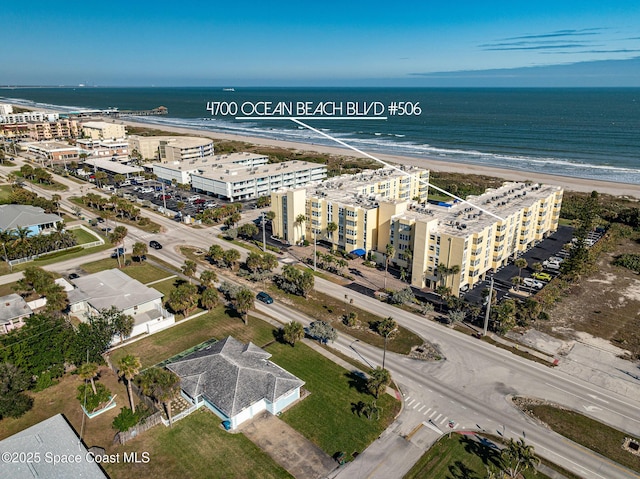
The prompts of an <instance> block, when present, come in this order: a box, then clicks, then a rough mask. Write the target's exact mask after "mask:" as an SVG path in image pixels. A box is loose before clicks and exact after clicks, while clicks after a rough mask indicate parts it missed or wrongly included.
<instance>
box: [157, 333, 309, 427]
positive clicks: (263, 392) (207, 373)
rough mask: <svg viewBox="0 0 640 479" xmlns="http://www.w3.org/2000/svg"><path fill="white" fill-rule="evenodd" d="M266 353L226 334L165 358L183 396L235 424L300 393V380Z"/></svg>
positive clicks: (282, 406) (276, 410) (283, 404)
mask: <svg viewBox="0 0 640 479" xmlns="http://www.w3.org/2000/svg"><path fill="white" fill-rule="evenodd" d="M270 357H271V354H270V353H268V352H266V351H265V350H264V349H262V348H259V347H258V346H256V345H255V344H253V343H248V344H244V343H241V342H240V341H238V340H237V339H235V338H233V337H231V336H229V337H227V338H226V339H223V340H222V341H219V342H217V343H214V344H212V345H209V346H207V347H206V348H204V349H200V350H197V351H195V352H193V353H191V354H189V355H187V356H185V357H182V358H180V359H179V360H177V361H175V362H172V363H169V364H168V365H167V366H166V367H167V369H169V370H171V371H173V372H174V373H176V374H177V375H178V377H179V378H180V386H181V389H182V396H183V397H184V398H185V399H187V400H188V401H189V402H190V403H191V404H193V405H195V406H206V407H208V408H209V409H210V410H211V411H213V412H214V413H215V414H216V415H217V416H218V417H220V418H221V419H222V420H223V421H229V422H230V424H231V429H235V428H236V427H238V425H240V424H241V423H243V422H244V421H246V420H248V419H251V418H252V417H254V416H255V415H256V414H258V413H260V412H262V411H265V410H266V411H268V412H270V413H271V414H278V413H279V412H281V411H282V410H283V409H285V408H286V407H288V406H290V405H291V404H293V403H294V402H296V401H297V400H298V399H300V388H301V387H302V386H303V385H304V381H302V380H301V379H299V378H297V377H296V376H294V375H293V374H291V373H289V372H288V371H286V370H284V369H282V368H281V367H280V366H278V365H276V364H274V363H272V362H271V361H269V358H270Z"/></svg>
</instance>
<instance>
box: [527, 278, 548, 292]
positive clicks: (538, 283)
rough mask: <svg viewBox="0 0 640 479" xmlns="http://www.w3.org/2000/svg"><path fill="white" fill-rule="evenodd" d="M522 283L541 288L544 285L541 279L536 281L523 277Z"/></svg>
mask: <svg viewBox="0 0 640 479" xmlns="http://www.w3.org/2000/svg"><path fill="white" fill-rule="evenodd" d="M522 284H524V285H525V286H528V287H529V288H534V289H542V288H543V287H544V283H543V282H542V281H538V280H537V279H533V278H524V280H523V281H522Z"/></svg>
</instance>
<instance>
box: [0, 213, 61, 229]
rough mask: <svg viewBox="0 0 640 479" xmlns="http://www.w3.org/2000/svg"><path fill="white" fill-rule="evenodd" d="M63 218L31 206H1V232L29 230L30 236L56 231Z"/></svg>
mask: <svg viewBox="0 0 640 479" xmlns="http://www.w3.org/2000/svg"><path fill="white" fill-rule="evenodd" d="M61 221H62V218H61V217H60V216H58V215H54V214H52V213H45V212H44V210H43V209H42V208H39V207H37V206H30V205H0V231H12V230H15V229H17V228H18V227H21V228H27V229H28V230H29V236H34V235H37V234H40V233H47V232H50V231H55V229H56V224H58V223H59V222H61Z"/></svg>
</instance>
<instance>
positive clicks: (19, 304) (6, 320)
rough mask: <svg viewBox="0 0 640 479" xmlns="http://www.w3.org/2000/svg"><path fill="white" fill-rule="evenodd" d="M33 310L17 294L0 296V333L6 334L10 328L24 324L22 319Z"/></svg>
mask: <svg viewBox="0 0 640 479" xmlns="http://www.w3.org/2000/svg"><path fill="white" fill-rule="evenodd" d="M32 313H33V311H31V308H30V307H29V305H28V304H27V302H26V301H25V300H24V298H23V297H22V296H20V295H19V294H15V293H13V294H8V295H7V296H2V297H1V298H0V334H7V333H8V332H9V331H11V330H12V329H17V328H20V327H22V326H24V320H25V319H26V318H28V317H29V316H31V314H32Z"/></svg>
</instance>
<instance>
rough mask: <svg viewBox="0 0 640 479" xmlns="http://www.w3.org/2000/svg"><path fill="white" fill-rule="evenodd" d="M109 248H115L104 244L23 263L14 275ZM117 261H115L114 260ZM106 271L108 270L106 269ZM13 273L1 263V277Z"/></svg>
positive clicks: (14, 270)
mask: <svg viewBox="0 0 640 479" xmlns="http://www.w3.org/2000/svg"><path fill="white" fill-rule="evenodd" d="M109 248H113V246H111V245H109V244H108V243H107V244H104V245H102V246H94V247H93V248H87V249H83V250H82V251H74V252H72V253H65V254H62V255H60V256H56V257H55V258H43V259H37V260H35V261H31V262H28V263H22V264H17V265H15V266H14V267H13V271H12V272H13V273H17V272H19V271H24V270H25V268H28V267H29V266H39V267H42V266H46V265H49V264H54V263H59V262H60V261H66V260H69V259H74V258H81V257H82V256H87V255H90V254H93V253H97V252H99V251H104V250H105V249H109ZM114 261H115V260H114ZM105 269H106V268H105ZM10 272H11V271H9V265H8V264H7V263H5V262H4V261H2V262H0V276H2V275H4V274H9V273H10Z"/></svg>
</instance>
